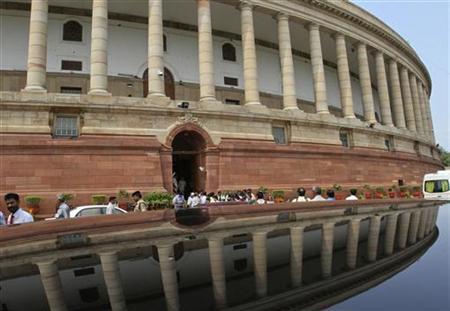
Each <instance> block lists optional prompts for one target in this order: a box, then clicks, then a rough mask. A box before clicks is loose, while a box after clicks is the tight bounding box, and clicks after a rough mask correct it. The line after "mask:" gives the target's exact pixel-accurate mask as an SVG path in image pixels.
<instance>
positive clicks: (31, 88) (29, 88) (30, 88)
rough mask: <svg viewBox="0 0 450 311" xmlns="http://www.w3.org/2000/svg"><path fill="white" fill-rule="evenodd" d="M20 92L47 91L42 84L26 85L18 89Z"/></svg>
mask: <svg viewBox="0 0 450 311" xmlns="http://www.w3.org/2000/svg"><path fill="white" fill-rule="evenodd" d="M20 91H21V92H29V93H47V89H46V88H44V87H42V86H33V85H31V86H26V87H25V88H23V89H21V90H20Z"/></svg>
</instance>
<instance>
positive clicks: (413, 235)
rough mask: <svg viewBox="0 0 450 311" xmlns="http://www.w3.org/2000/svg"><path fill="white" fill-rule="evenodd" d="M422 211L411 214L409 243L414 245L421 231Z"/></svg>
mask: <svg viewBox="0 0 450 311" xmlns="http://www.w3.org/2000/svg"><path fill="white" fill-rule="evenodd" d="M419 222H420V211H415V212H413V213H412V214H411V226H410V228H409V234H408V243H409V244H414V243H416V241H417V232H418V230H419Z"/></svg>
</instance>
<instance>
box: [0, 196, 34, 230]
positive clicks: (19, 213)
mask: <svg viewBox="0 0 450 311" xmlns="http://www.w3.org/2000/svg"><path fill="white" fill-rule="evenodd" d="M4 199H5V203H6V207H7V208H8V211H9V212H10V213H11V214H9V216H8V219H7V221H6V224H7V225H15V224H23V223H27V222H33V221H34V219H33V216H32V215H31V214H30V213H28V212H25V211H24V210H23V209H22V208H20V207H19V203H20V198H19V195H18V194H17V193H7V194H5V197H4Z"/></svg>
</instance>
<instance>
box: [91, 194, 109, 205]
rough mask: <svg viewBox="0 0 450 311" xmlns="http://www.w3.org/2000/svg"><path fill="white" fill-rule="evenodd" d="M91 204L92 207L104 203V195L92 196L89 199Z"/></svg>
mask: <svg viewBox="0 0 450 311" xmlns="http://www.w3.org/2000/svg"><path fill="white" fill-rule="evenodd" d="M91 200H92V204H94V205H103V204H105V203H106V195H104V194H94V195H93V196H92V197H91Z"/></svg>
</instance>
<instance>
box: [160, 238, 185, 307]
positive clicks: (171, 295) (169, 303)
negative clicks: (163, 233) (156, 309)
mask: <svg viewBox="0 0 450 311" xmlns="http://www.w3.org/2000/svg"><path fill="white" fill-rule="evenodd" d="M158 255H159V266H160V269H161V280H162V284H163V289H164V296H165V297H166V307H167V310H168V311H176V310H179V309H180V302H179V298H178V282H177V269H176V265H175V258H174V254H173V245H159V246H158Z"/></svg>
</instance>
